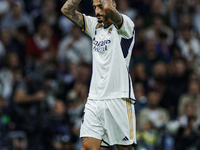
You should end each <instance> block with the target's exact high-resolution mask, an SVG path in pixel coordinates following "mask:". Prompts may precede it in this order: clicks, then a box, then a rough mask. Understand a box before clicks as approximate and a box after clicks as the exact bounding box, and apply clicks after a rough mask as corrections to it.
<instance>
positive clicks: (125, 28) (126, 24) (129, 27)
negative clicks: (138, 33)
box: [118, 15, 135, 39]
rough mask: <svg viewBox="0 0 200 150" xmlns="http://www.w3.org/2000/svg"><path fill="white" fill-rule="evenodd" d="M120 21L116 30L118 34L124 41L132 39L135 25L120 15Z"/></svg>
mask: <svg viewBox="0 0 200 150" xmlns="http://www.w3.org/2000/svg"><path fill="white" fill-rule="evenodd" d="M122 19H123V20H122V25H121V27H120V28H119V29H118V33H119V34H120V35H122V37H124V38H126V39H129V38H132V37H133V36H135V31H134V27H135V25H134V23H133V21H132V20H131V19H130V18H129V17H128V16H126V15H122Z"/></svg>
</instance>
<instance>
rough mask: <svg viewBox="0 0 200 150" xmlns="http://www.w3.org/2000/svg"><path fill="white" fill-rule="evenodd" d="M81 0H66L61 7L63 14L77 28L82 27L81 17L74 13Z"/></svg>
mask: <svg viewBox="0 0 200 150" xmlns="http://www.w3.org/2000/svg"><path fill="white" fill-rule="evenodd" d="M80 2H81V0H68V1H66V3H65V4H64V6H63V11H62V12H63V14H64V15H65V16H66V17H67V18H68V19H70V20H71V21H72V22H74V23H75V24H76V25H78V26H79V27H81V28H82V27H83V26H84V22H83V18H82V15H81V14H80V13H79V12H77V11H76V8H77V7H78V5H79V3H80Z"/></svg>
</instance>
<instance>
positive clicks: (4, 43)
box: [0, 0, 200, 150]
mask: <svg viewBox="0 0 200 150" xmlns="http://www.w3.org/2000/svg"><path fill="white" fill-rule="evenodd" d="M65 1H66V0H0V149H1V150H80V146H81V141H80V139H79V129H80V125H81V121H82V113H83V109H84V104H85V102H86V100H87V95H88V90H89V85H90V79H91V74H92V70H91V68H92V67H91V66H92V51H91V49H92V43H91V40H90V38H89V37H88V36H86V35H85V34H84V33H83V32H82V31H81V30H80V29H79V28H78V27H76V26H75V25H73V24H72V23H71V22H70V21H69V20H68V19H66V18H65V17H64V16H63V15H61V12H60V9H61V7H62V5H63V4H64V3H65ZM117 4H118V10H119V11H120V12H121V13H123V14H126V15H128V16H129V17H130V18H131V19H132V20H133V21H134V23H135V34H136V38H135V46H134V49H133V54H132V58H131V62H130V68H129V69H130V74H131V77H132V82H133V86H134V92H135V96H136V100H137V102H136V104H135V110H136V115H137V141H138V144H137V146H136V150H199V149H200V0H118V1H117ZM78 10H79V11H80V12H83V13H85V14H86V15H92V16H94V11H93V7H92V1H91V0H82V2H81V4H80V6H79V7H78Z"/></svg>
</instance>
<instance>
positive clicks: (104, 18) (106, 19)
mask: <svg viewBox="0 0 200 150" xmlns="http://www.w3.org/2000/svg"><path fill="white" fill-rule="evenodd" d="M97 16H98V15H97ZM101 16H102V15H101ZM108 19H109V18H108V17H107V16H103V20H97V21H98V23H103V22H106V21H108Z"/></svg>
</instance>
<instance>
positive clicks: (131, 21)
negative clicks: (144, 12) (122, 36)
mask: <svg viewBox="0 0 200 150" xmlns="http://www.w3.org/2000/svg"><path fill="white" fill-rule="evenodd" d="M121 16H122V18H123V21H128V22H130V23H133V25H134V22H133V20H132V19H131V18H129V17H128V16H127V15H125V14H121Z"/></svg>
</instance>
